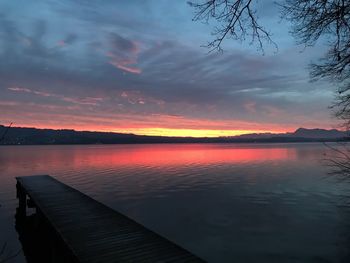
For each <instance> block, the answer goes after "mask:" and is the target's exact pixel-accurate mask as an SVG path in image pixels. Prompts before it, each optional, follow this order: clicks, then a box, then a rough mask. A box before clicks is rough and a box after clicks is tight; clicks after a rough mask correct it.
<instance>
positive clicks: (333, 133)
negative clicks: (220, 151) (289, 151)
mask: <svg viewBox="0 0 350 263" xmlns="http://www.w3.org/2000/svg"><path fill="white" fill-rule="evenodd" d="M346 137H349V132H345V131H339V130H336V129H331V130H325V129H306V128H299V129H297V130H295V132H287V133H251V134H243V135H239V136H234V137H233V138H245V139H266V138H305V139H341V138H346Z"/></svg>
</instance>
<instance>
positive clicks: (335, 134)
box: [291, 128, 349, 138]
mask: <svg viewBox="0 0 350 263" xmlns="http://www.w3.org/2000/svg"><path fill="white" fill-rule="evenodd" d="M291 136H293V137H303V138H343V137H347V136H349V133H348V132H344V131H338V130H336V129H332V130H324V129H305V128H299V129H297V130H296V131H295V132H294V133H292V134H291Z"/></svg>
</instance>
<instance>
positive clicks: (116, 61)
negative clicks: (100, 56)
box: [107, 33, 141, 74]
mask: <svg viewBox="0 0 350 263" xmlns="http://www.w3.org/2000/svg"><path fill="white" fill-rule="evenodd" d="M110 39H111V41H110V44H111V51H110V52H108V53H107V56H108V57H109V58H110V61H109V63H110V64H112V65H113V66H115V67H116V68H118V69H121V70H123V71H126V72H129V73H133V74H140V73H141V69H140V68H138V67H136V66H133V65H136V64H137V57H138V54H139V52H140V49H139V47H138V45H137V44H136V42H133V41H131V40H128V39H126V38H124V37H122V36H120V35H118V34H116V33H111V34H110Z"/></svg>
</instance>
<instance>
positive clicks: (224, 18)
mask: <svg viewBox="0 0 350 263" xmlns="http://www.w3.org/2000/svg"><path fill="white" fill-rule="evenodd" d="M254 2H256V0H254V1H253V0H206V1H204V2H203V1H202V2H198V1H196V2H192V1H189V2H188V3H189V5H190V6H192V7H194V8H195V10H196V14H195V16H194V18H193V20H194V21H205V22H209V20H210V19H214V20H216V22H218V24H219V26H217V27H216V28H215V29H214V31H213V32H212V35H213V36H214V37H215V39H214V40H212V41H211V42H209V43H208V44H207V47H209V48H210V49H211V51H213V50H218V51H222V47H221V45H222V42H223V41H224V40H225V39H226V38H228V37H231V38H233V39H234V40H238V41H245V40H246V39H247V38H250V44H254V43H256V44H257V46H258V49H259V50H261V51H262V52H263V51H264V42H267V43H272V44H273V45H275V47H276V48H277V45H276V44H275V42H273V41H272V39H271V34H270V32H268V31H267V30H266V29H265V28H264V27H263V26H262V25H261V24H260V23H259V22H258V17H257V13H256V10H255V8H254V7H253V4H254Z"/></svg>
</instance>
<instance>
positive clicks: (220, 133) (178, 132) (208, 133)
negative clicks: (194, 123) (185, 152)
mask: <svg viewBox="0 0 350 263" xmlns="http://www.w3.org/2000/svg"><path fill="white" fill-rule="evenodd" d="M113 132H120V133H133V134H137V135H150V136H173V137H197V138H198V137H225V136H237V135H242V134H249V133H267V132H271V133H282V132H285V131H270V130H205V129H170V128H133V129H123V130H113Z"/></svg>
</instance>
